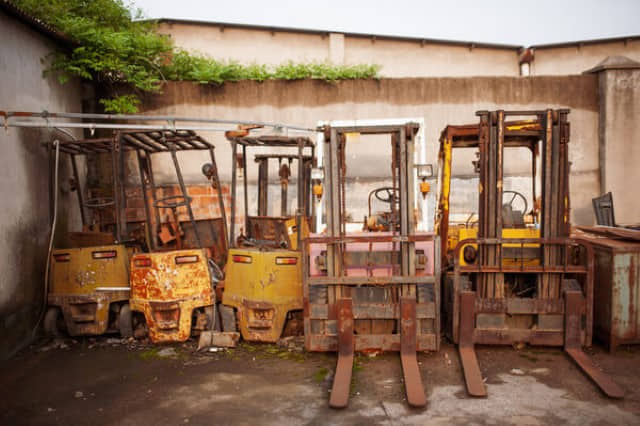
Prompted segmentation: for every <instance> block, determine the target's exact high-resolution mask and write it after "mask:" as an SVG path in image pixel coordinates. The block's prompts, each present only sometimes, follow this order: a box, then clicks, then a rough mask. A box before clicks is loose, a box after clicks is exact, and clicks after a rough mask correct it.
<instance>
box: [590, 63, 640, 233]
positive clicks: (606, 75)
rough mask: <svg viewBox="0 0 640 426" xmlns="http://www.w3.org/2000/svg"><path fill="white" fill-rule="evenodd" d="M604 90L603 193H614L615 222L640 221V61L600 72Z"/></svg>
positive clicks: (602, 130)
mask: <svg viewBox="0 0 640 426" xmlns="http://www.w3.org/2000/svg"><path fill="white" fill-rule="evenodd" d="M598 77H599V79H600V93H601V96H600V97H601V102H602V105H601V111H602V113H601V116H600V132H601V139H600V143H601V153H602V192H603V193H605V192H609V191H611V192H612V193H613V204H614V213H615V219H616V222H617V223H619V224H631V223H638V222H640V197H638V196H637V195H636V193H635V185H636V184H637V183H638V182H640V167H638V164H639V160H640V64H638V67H637V68H635V69H609V70H603V71H600V72H599V73H598Z"/></svg>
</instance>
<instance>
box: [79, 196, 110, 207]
mask: <svg viewBox="0 0 640 426" xmlns="http://www.w3.org/2000/svg"><path fill="white" fill-rule="evenodd" d="M82 204H83V205H84V206H85V207H87V208H90V209H103V208H105V207H110V206H113V205H114V204H115V201H114V199H113V197H95V198H89V199H88V200H87V201H85V202H84V203H82Z"/></svg>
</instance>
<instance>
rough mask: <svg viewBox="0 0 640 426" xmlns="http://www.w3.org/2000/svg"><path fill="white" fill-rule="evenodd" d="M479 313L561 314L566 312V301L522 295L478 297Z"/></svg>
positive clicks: (477, 306) (477, 308) (477, 309)
mask: <svg viewBox="0 0 640 426" xmlns="http://www.w3.org/2000/svg"><path fill="white" fill-rule="evenodd" d="M476 312H478V313H498V312H501V313H505V314H553V313H558V314H561V313H563V312H564V302H563V301H562V300H561V299H560V300H558V299H549V300H541V299H533V298H530V299H525V298H520V297H513V298H506V299H476Z"/></svg>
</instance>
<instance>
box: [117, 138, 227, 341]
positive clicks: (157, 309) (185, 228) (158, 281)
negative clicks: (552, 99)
mask: <svg viewBox="0 0 640 426" xmlns="http://www.w3.org/2000/svg"><path fill="white" fill-rule="evenodd" d="M123 137H124V139H125V140H126V142H127V144H129V145H130V146H132V147H134V148H135V150H136V154H137V156H138V160H139V161H138V163H139V175H140V186H141V189H142V195H143V197H144V205H145V217H146V223H147V229H149V230H150V232H149V234H148V236H147V238H148V239H149V244H150V252H149V253H145V254H137V255H134V256H133V257H132V259H131V301H130V304H131V310H132V311H135V312H138V313H142V314H143V315H144V320H145V322H146V326H147V328H148V332H149V337H150V339H151V341H152V342H154V343H160V342H183V341H185V340H187V339H188V338H189V337H190V336H191V334H192V331H193V332H194V333H200V332H203V331H206V330H209V331H212V330H215V329H216V327H218V328H219V318H218V312H217V310H216V301H217V295H216V285H217V283H218V282H219V281H221V280H222V279H223V273H222V271H221V265H224V262H225V260H226V256H227V238H226V235H227V234H226V220H225V210H224V201H223V195H222V188H221V185H220V181H219V178H218V170H217V165H216V160H215V154H214V146H213V145H212V144H211V143H209V142H207V141H206V140H205V139H203V138H202V137H200V136H199V135H197V134H196V133H195V132H193V131H188V130H180V131H167V130H164V131H149V132H147V131H145V132H128V133H125V134H124V136H123ZM187 151H199V152H203V151H204V152H206V153H208V156H209V158H210V161H211V163H209V164H206V165H205V167H203V170H202V171H203V173H204V175H205V177H206V178H207V179H208V180H209V181H210V182H211V186H212V188H213V191H214V193H215V195H216V196H217V198H218V208H219V210H220V217H211V218H209V217H204V218H203V217H200V218H198V219H196V217H195V215H194V212H193V209H192V206H191V204H192V197H190V196H189V195H188V193H187V187H186V185H185V183H184V179H183V175H182V171H181V169H180V164H179V162H178V155H177V153H178V152H181V153H183V152H187ZM163 153H164V154H165V155H166V154H169V155H170V156H171V160H172V162H173V166H174V170H175V173H176V177H177V181H178V185H177V187H178V189H177V190H176V191H172V190H170V188H173V187H163V188H161V187H159V186H158V185H156V182H155V179H154V173H153V163H152V158H153V157H154V156H156V155H158V154H163ZM176 192H177V193H176ZM152 212H153V214H152ZM184 213H186V217H187V219H186V221H185V220H181V218H182V215H183V214H184ZM227 337H228V338H229V342H228V345H229V346H232V345H233V344H234V343H235V341H237V336H235V335H233V334H231V335H229V336H227Z"/></svg>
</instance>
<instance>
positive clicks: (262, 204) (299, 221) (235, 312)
mask: <svg viewBox="0 0 640 426" xmlns="http://www.w3.org/2000/svg"><path fill="white" fill-rule="evenodd" d="M226 137H227V139H228V140H229V142H230V143H231V152H232V181H231V225H230V228H231V229H230V232H231V237H230V240H231V244H232V246H231V248H230V249H229V256H228V260H227V264H226V268H225V273H226V277H225V282H224V291H223V292H222V306H220V311H221V313H222V318H223V321H233V322H234V323H235V320H236V319H237V323H238V325H239V328H240V332H241V334H242V338H243V339H244V340H247V341H255V342H276V341H277V340H278V339H279V338H280V336H281V335H283V333H284V334H295V333H296V331H297V330H298V329H300V331H301V329H302V308H303V305H302V285H301V282H302V260H301V254H300V240H301V239H303V238H306V236H307V235H308V234H309V223H313V220H312V211H311V202H310V200H311V176H310V174H311V169H312V166H313V165H314V149H315V145H314V143H313V142H312V141H311V140H310V139H309V138H307V137H288V136H277V135H276V136H273V135H261V136H250V135H249V131H248V130H246V129H245V130H239V131H229V132H227V133H226ZM239 147H241V148H242V153H241V154H239V153H238V148H239ZM248 148H254V149H260V148H263V149H262V150H263V151H264V150H265V149H266V150H267V151H268V152H269V153H258V154H256V155H255V156H254V159H255V162H256V163H257V164H258V203H257V211H256V213H257V215H252V214H251V213H252V212H250V209H249V192H248V170H247V151H248ZM276 151H277V153H274V152H276ZM292 151H294V153H292ZM274 162H277V165H278V176H279V179H280V189H281V190H280V194H281V197H280V215H279V216H277V215H275V216H274V215H269V198H270V197H269V164H270V163H274ZM238 163H240V166H241V169H242V171H243V188H244V227H243V229H242V231H241V234H240V235H239V236H238V238H235V227H236V223H237V215H236V194H237V185H238V182H237V179H236V175H237V173H238V171H237V170H238ZM294 164H295V166H296V167H297V181H296V189H297V208H296V210H295V211H294V212H291V211H289V208H288V197H287V192H288V187H289V178H290V176H291V169H292V166H293V165H294ZM272 210H273V209H272ZM296 325H299V327H296ZM231 327H233V325H231Z"/></svg>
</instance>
